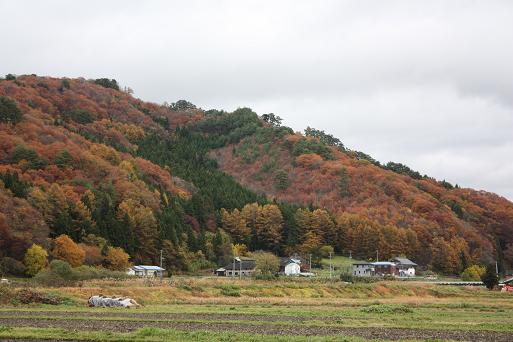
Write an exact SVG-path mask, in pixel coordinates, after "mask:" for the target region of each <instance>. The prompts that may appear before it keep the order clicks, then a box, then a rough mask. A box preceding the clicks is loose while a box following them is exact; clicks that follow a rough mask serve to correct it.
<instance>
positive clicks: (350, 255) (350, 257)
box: [349, 251, 353, 259]
mask: <svg viewBox="0 0 513 342" xmlns="http://www.w3.org/2000/svg"><path fill="white" fill-rule="evenodd" d="M351 252H352V251H349V259H352V258H353V255H352V254H351Z"/></svg>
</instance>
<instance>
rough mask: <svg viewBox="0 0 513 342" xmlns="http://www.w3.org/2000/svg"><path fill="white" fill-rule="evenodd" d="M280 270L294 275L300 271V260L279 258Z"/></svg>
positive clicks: (288, 274) (287, 274)
mask: <svg viewBox="0 0 513 342" xmlns="http://www.w3.org/2000/svg"><path fill="white" fill-rule="evenodd" d="M280 272H282V273H283V274H285V275H286V276H296V275H299V274H300V273H301V260H300V259H299V258H280Z"/></svg>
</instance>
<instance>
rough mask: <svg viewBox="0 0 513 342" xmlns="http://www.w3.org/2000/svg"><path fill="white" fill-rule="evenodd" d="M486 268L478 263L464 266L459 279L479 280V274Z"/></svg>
mask: <svg viewBox="0 0 513 342" xmlns="http://www.w3.org/2000/svg"><path fill="white" fill-rule="evenodd" d="M485 271H486V268H484V267H482V266H479V265H472V266H470V267H468V268H466V269H465V270H464V271H463V273H462V274H461V279H462V280H465V281H480V280H481V276H482V275H483V274H484V273H485Z"/></svg>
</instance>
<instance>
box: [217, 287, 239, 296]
mask: <svg viewBox="0 0 513 342" xmlns="http://www.w3.org/2000/svg"><path fill="white" fill-rule="evenodd" d="M216 288H218V289H220V290H221V294H222V295H223V296H228V297H240V287H238V286H234V285H217V286H216Z"/></svg>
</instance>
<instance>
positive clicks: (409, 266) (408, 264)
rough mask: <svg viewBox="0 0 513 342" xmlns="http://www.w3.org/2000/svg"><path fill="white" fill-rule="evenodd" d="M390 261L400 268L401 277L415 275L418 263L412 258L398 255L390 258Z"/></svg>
mask: <svg viewBox="0 0 513 342" xmlns="http://www.w3.org/2000/svg"><path fill="white" fill-rule="evenodd" d="M390 261H391V262H393V263H394V264H395V265H396V266H397V268H398V269H399V276H400V277H415V267H417V264H416V263H414V262H413V261H411V260H410V259H407V258H400V257H397V258H393V259H390Z"/></svg>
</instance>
